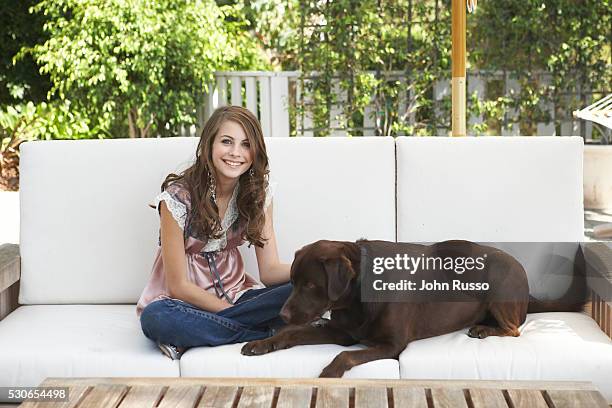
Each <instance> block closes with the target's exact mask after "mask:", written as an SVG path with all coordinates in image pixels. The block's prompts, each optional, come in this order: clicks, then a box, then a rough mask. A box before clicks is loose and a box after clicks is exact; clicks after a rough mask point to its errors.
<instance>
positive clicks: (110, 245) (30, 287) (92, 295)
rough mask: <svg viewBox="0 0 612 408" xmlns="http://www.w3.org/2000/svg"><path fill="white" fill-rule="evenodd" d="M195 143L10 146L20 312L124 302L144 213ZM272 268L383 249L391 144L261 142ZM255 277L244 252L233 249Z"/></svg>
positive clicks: (130, 298)
mask: <svg viewBox="0 0 612 408" xmlns="http://www.w3.org/2000/svg"><path fill="white" fill-rule="evenodd" d="M197 143H198V138H163V139H109V140H80V141H42V142H31V143H25V144H23V145H22V146H21V167H20V170H21V191H20V201H21V239H20V241H21V242H20V250H21V256H22V277H21V289H20V294H19V302H20V303H21V304H44V303H47V304H49V303H135V302H136V301H137V300H138V298H139V296H140V293H141V292H142V290H143V288H144V286H145V284H146V282H147V280H148V279H149V276H150V273H151V267H152V264H153V257H154V254H155V251H156V249H157V237H158V230H159V216H158V214H157V211H156V210H154V209H151V208H149V207H148V206H147V204H148V203H151V202H152V201H153V198H154V197H155V196H156V195H157V194H158V193H159V191H160V185H161V183H162V181H163V180H164V178H165V176H166V175H167V174H168V173H170V172H180V171H181V170H183V169H185V168H186V167H188V166H189V165H190V164H191V163H192V161H193V159H194V154H195V149H196V146H197ZM266 145H267V147H268V152H269V157H270V165H271V179H272V181H274V182H276V183H277V187H276V192H275V196H274V226H275V230H276V238H277V241H278V246H279V252H280V257H281V259H282V261H284V262H291V260H292V258H293V253H294V251H295V250H296V249H298V248H299V247H300V246H302V245H304V244H306V243H309V242H311V241H314V240H317V239H323V238H328V239H346V240H354V239H357V238H360V237H361V236H366V237H368V238H377V239H387V240H393V239H394V236H395V212H394V205H395V201H394V187H395V186H394V143H393V139H391V138H358V139H357V138H355V139H352V138H342V139H340V138H335V139H331V138H329V139H324V138H323V139H321V138H304V139H296V138H274V139H272V138H267V139H266ZM242 252H243V253H244V254H245V256H246V258H247V259H246V266H247V271H248V272H249V273H251V274H253V275H257V264H256V262H255V258H254V255H253V253H254V250H253V248H250V249H243V251H242Z"/></svg>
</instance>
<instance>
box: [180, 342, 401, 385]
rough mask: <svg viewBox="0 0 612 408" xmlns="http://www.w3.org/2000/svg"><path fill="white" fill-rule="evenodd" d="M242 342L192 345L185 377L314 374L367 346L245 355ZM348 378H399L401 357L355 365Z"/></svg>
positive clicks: (184, 361) (316, 347) (183, 359)
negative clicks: (206, 345) (342, 352)
mask: <svg viewBox="0 0 612 408" xmlns="http://www.w3.org/2000/svg"><path fill="white" fill-rule="evenodd" d="M243 345H244V343H242V344H230V345H227V346H219V347H197V348H192V349H190V350H188V351H187V352H185V354H183V357H181V360H180V361H181V377H256V378H274V377H276V378H313V377H318V376H319V374H321V371H322V370H323V368H324V367H325V366H326V365H328V364H329V363H330V362H331V361H332V360H333V359H334V357H335V356H336V355H338V354H339V353H340V352H341V351H344V350H357V349H360V348H363V346H360V345H357V346H351V347H342V346H338V345H334V344H321V345H314V346H297V347H293V348H290V349H286V350H278V351H275V352H272V353H269V354H264V355H261V356H243V355H242V354H240V349H241V348H242V346H243ZM344 378H379V379H385V378H389V379H398V378H400V377H399V364H398V361H397V360H392V359H386V360H377V361H372V362H369V363H366V364H362V365H360V366H357V367H354V368H352V369H351V370H349V371H347V372H346V373H345V374H344Z"/></svg>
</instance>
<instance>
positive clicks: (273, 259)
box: [255, 203, 291, 286]
mask: <svg viewBox="0 0 612 408" xmlns="http://www.w3.org/2000/svg"><path fill="white" fill-rule="evenodd" d="M272 220H273V218H272V203H270V205H269V206H268V208H267V209H266V221H265V223H264V229H263V236H264V238H267V239H268V240H267V241H266V243H265V244H264V246H263V248H260V247H255V255H256V256H257V266H258V267H259V279H261V282H262V283H263V284H264V285H266V286H270V285H277V284H280V283H285V282H289V271H290V270H291V265H289V264H283V263H280V260H279V258H278V248H277V246H276V235H275V234H274V225H273V222H272Z"/></svg>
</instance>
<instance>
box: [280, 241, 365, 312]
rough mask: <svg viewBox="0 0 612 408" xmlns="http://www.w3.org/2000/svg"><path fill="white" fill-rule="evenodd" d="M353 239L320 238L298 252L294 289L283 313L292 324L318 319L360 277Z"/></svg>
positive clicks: (295, 260) (293, 278) (292, 277)
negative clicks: (323, 239) (345, 240)
mask: <svg viewBox="0 0 612 408" xmlns="http://www.w3.org/2000/svg"><path fill="white" fill-rule="evenodd" d="M355 263H356V262H355V254H354V250H353V251H352V252H351V247H350V244H349V243H345V242H338V241H317V242H315V243H313V244H310V245H306V246H305V247H303V248H302V249H300V250H299V251H297V252H296V253H295V258H294V260H293V263H292V264H291V283H292V285H293V291H292V292H291V295H290V296H289V299H287V302H285V305H284V306H283V308H282V310H281V312H280V316H281V318H282V319H283V320H284V321H285V322H287V323H290V324H304V323H308V322H311V321H314V320H316V319H318V318H319V317H320V316H321V315H322V314H323V313H325V312H326V311H327V310H330V309H333V308H334V306H335V305H337V303H338V302H339V300H341V299H342V297H343V296H345V295H347V294H348V292H349V291H350V288H351V283H352V282H353V281H354V280H355V278H356V277H357V273H359V272H358V270H357V271H356V269H358V268H357V267H356V265H355Z"/></svg>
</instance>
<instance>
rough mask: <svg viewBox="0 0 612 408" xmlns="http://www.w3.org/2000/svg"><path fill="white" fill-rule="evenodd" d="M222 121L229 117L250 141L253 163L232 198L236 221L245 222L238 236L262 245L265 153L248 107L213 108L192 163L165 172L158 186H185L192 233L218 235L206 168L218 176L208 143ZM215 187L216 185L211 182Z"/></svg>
mask: <svg viewBox="0 0 612 408" xmlns="http://www.w3.org/2000/svg"><path fill="white" fill-rule="evenodd" d="M226 121H233V122H236V123H238V124H239V125H240V126H242V129H243V130H244V132H245V133H246V135H247V138H248V140H249V143H250V146H251V147H250V148H251V151H252V153H253V164H252V165H251V169H252V170H253V172H252V173H253V174H252V175H250V174H249V173H250V171H246V172H245V173H244V174H242V175H241V176H240V179H239V181H238V182H239V183H240V189H239V192H238V196H237V198H236V204H237V207H238V211H239V214H240V216H239V219H240V222H244V223H246V228H245V230H244V233H243V236H242V239H244V240H247V241H249V242H250V243H252V244H254V245H256V246H258V247H263V245H264V243H265V241H266V240H267V239H265V238H264V237H263V236H262V231H263V227H264V222H265V214H264V202H265V195H266V188H267V187H268V174H269V172H270V171H269V169H268V155H267V153H266V145H265V143H264V139H263V132H262V130H261V125H260V124H259V121H258V120H257V118H256V117H255V115H253V114H252V113H251V112H250V111H249V110H248V109H245V108H243V107H241V106H223V107H220V108H218V109H216V110H215V111H214V112H213V114H212V115H211V117H210V118H209V119H208V121H207V122H206V124H205V125H204V129H202V134H201V136H200V142H199V143H198V148H197V150H196V159H195V163H194V164H193V165H192V166H191V167H189V168H188V169H186V170H185V171H183V172H182V173H181V174H180V175H176V174H169V175H168V176H167V177H166V179H165V180H164V182H163V183H162V186H161V190H162V191H164V190H165V189H166V187H167V186H168V185H169V184H171V183H173V182H179V183H181V185H182V186H184V187H185V188H187V189H188V190H189V194H190V197H191V214H187V216H188V217H190V218H188V220H191V223H190V226H191V231H192V234H193V235H195V236H203V237H206V238H207V239H210V238H214V239H216V238H219V237H220V236H221V232H222V229H221V220H220V219H219V209H218V208H217V205H216V204H215V202H214V201H213V200H212V194H211V191H210V189H209V177H208V174H209V173H208V172H209V171H210V173H211V174H212V175H213V176H214V177H215V179H216V180H218V177H217V173H216V171H215V167H214V166H213V162H212V145H213V142H214V140H215V136H216V135H217V132H218V131H219V128H220V127H221V125H222V124H223V123H224V122H226ZM215 187H216V186H215Z"/></svg>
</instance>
